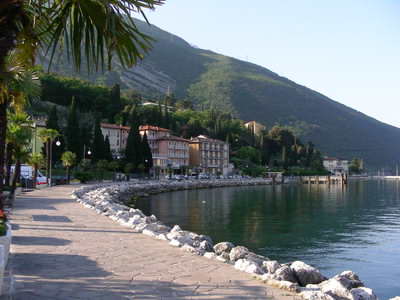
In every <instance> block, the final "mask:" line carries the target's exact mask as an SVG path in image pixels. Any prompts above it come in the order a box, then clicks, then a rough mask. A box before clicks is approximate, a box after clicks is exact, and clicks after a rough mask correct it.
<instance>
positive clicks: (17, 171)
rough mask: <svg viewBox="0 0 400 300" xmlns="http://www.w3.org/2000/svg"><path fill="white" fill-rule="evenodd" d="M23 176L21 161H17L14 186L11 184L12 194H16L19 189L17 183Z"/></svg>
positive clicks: (13, 180)
mask: <svg viewBox="0 0 400 300" xmlns="http://www.w3.org/2000/svg"><path fill="white" fill-rule="evenodd" d="M20 175H21V160H20V159H17V161H16V163H15V171H14V176H13V179H12V184H11V194H12V195H14V194H15V190H16V188H17V182H18V181H19V177H20Z"/></svg>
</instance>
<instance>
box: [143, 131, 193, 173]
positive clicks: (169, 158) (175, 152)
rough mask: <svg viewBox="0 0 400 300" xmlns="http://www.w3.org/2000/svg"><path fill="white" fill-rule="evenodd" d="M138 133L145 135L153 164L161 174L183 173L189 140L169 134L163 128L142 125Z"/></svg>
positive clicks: (187, 161) (186, 163)
mask: <svg viewBox="0 0 400 300" xmlns="http://www.w3.org/2000/svg"><path fill="white" fill-rule="evenodd" d="M139 132H140V135H141V136H143V135H144V134H145V133H146V135H147V140H148V141H149V146H150V149H151V154H152V157H153V165H154V167H155V168H156V169H157V170H159V172H160V173H161V174H167V173H169V172H174V173H184V172H185V170H184V169H186V168H187V167H188V166H189V142H190V141H189V140H187V139H184V138H181V137H177V136H174V135H172V134H171V131H170V130H168V129H165V128H161V127H157V126H151V125H142V126H140V127H139Z"/></svg>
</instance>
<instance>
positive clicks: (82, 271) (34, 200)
mask: <svg viewBox="0 0 400 300" xmlns="http://www.w3.org/2000/svg"><path fill="white" fill-rule="evenodd" d="M73 188H76V186H74V187H72V186H59V187H53V188H49V189H43V190H38V191H33V192H29V193H26V194H24V195H22V196H20V197H18V198H17V199H16V201H15V204H14V209H13V212H12V216H11V222H12V225H13V228H14V231H13V235H14V237H13V242H12V247H11V251H12V256H11V262H12V267H13V273H14V276H15V289H16V290H15V294H14V296H13V299H18V300H36V299H38V300H39V299H40V300H47V299H51V300H56V299H96V300H103V299H266V298H273V299H279V300H281V299H282V300H284V299H291V300H293V299H295V298H294V296H293V295H290V293H287V292H284V291H281V290H277V289H273V288H269V287H267V286H266V285H265V284H263V283H261V282H259V281H256V280H254V279H252V278H251V276H250V275H247V274H245V273H242V272H239V271H236V270H234V269H233V268H232V267H231V266H228V265H226V264H223V263H220V262H217V261H211V260H208V259H207V258H204V257H198V256H195V255H192V254H189V253H185V252H183V251H181V250H179V249H178V248H174V247H171V246H169V245H168V243H166V242H165V241H159V240H155V239H153V238H150V237H148V236H145V235H142V234H138V233H134V232H132V231H131V230H129V229H128V228H125V227H122V226H120V225H119V224H117V223H114V222H113V221H112V220H111V219H109V218H107V217H104V216H101V215H98V214H96V213H95V212H94V211H92V210H90V209H87V208H85V207H83V206H82V205H80V204H78V203H77V202H75V201H74V200H73V199H71V198H70V197H69V194H70V193H71V191H72V189H73Z"/></svg>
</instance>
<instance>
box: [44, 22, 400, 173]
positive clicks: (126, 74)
mask: <svg viewBox="0 0 400 300" xmlns="http://www.w3.org/2000/svg"><path fill="white" fill-rule="evenodd" d="M138 26H139V27H140V29H141V30H142V31H144V32H145V33H147V34H149V35H151V36H152V37H153V38H154V39H155V40H156V42H155V43H154V48H153V50H152V51H151V53H150V54H149V55H148V56H147V57H146V58H145V59H144V61H143V62H141V63H140V64H139V65H138V66H136V67H134V68H131V69H129V70H123V69H122V68H121V67H120V66H119V65H118V64H117V63H115V64H114V70H113V71H112V72H106V73H98V74H93V75H91V76H88V75H86V74H85V72H84V71H82V72H81V74H80V75H79V76H80V77H83V78H84V79H88V80H91V81H93V82H96V83H104V84H107V85H112V84H114V83H120V84H121V87H122V88H126V89H135V90H137V91H140V92H142V93H144V94H147V95H150V96H151V95H160V94H165V93H166V92H167V91H168V90H170V91H172V92H173V93H175V95H176V96H177V97H188V98H189V99H191V100H192V101H194V102H195V103H196V104H198V105H199V107H207V106H214V107H217V108H221V109H224V110H229V111H232V112H233V113H235V114H236V115H237V116H238V117H240V118H241V119H243V120H256V121H259V122H261V123H263V124H265V125H266V126H268V127H270V126H273V125H274V124H281V125H286V126H290V127H292V128H293V129H294V130H295V132H296V133H297V134H298V135H299V136H300V137H301V138H302V140H305V141H307V140H311V141H312V142H314V143H315V144H316V145H317V147H318V148H319V149H321V150H322V151H323V152H324V153H325V154H327V155H332V156H339V157H343V158H348V159H351V158H353V157H360V158H364V159H365V162H366V163H367V165H368V166H370V167H378V166H393V165H394V164H395V163H396V162H397V161H398V160H400V157H399V153H400V129H398V128H396V127H393V126H390V125H387V124H385V123H382V122H379V121H377V120H375V119H373V118H371V117H368V116H366V115H364V114H362V113H360V112H358V111H356V110H354V109H351V108H349V107H347V106H345V105H343V104H340V103H338V102H336V101H333V100H332V99H329V98H328V97H325V96H324V95H322V94H320V93H318V92H316V91H313V90H311V89H309V88H307V87H304V86H301V85H298V84H296V83H295V82H293V81H291V80H289V79H287V78H284V77H281V76H279V75H278V74H276V73H274V72H272V71H270V70H268V69H266V68H264V67H261V66H258V65H255V64H251V63H248V62H244V61H241V60H238V59H235V58H232V57H227V56H224V55H221V54H217V53H214V52H212V51H207V50H202V49H198V48H196V47H193V46H191V45H190V44H189V43H187V42H186V41H184V40H183V39H181V38H179V37H177V36H175V35H173V34H171V33H168V32H166V31H163V30H161V29H159V28H157V27H155V26H153V25H152V26H149V25H147V24H145V23H143V22H141V21H138ZM41 59H42V62H43V63H44V64H46V58H43V57H42V58H41ZM52 70H53V71H55V72H57V73H61V74H64V75H74V76H76V74H75V73H74V72H73V71H72V70H71V68H70V66H69V63H68V62H67V60H66V59H65V57H63V56H62V55H61V56H60V58H59V60H58V61H56V63H54V67H53V68H52ZM82 70H84V68H83V69H82Z"/></svg>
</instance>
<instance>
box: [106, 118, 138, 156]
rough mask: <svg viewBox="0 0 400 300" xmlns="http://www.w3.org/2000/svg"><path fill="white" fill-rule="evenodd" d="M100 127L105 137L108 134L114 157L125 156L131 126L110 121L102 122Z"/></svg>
mask: <svg viewBox="0 0 400 300" xmlns="http://www.w3.org/2000/svg"><path fill="white" fill-rule="evenodd" d="M100 128H101V133H102V134H103V137H104V138H106V136H108V139H109V140H110V148H111V153H112V155H113V157H118V156H123V155H124V151H125V148H126V142H127V140H128V135H129V131H130V130H131V128H130V127H129V126H122V125H116V124H109V123H101V124H100Z"/></svg>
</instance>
